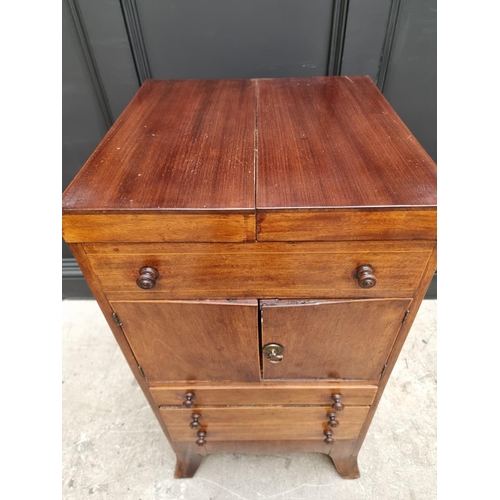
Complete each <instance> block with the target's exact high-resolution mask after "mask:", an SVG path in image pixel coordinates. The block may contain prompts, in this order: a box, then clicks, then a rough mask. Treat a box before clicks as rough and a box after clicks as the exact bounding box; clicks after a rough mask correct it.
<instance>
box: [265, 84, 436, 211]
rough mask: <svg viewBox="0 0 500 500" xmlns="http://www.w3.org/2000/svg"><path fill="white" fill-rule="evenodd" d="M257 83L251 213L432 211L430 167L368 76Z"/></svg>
mask: <svg viewBox="0 0 500 500" xmlns="http://www.w3.org/2000/svg"><path fill="white" fill-rule="evenodd" d="M257 83H258V105H257V116H258V176H257V203H256V205H257V209H261V208H287V207H294V208H299V207H308V208H318V207H369V206H392V207H394V206H434V205H436V166H435V163H434V162H433V161H432V159H431V158H430V157H429V155H428V154H427V153H426V152H425V150H424V149H423V148H422V146H420V144H419V143H418V142H417V140H416V139H415V137H414V136H413V135H412V133H411V132H410V131H409V130H408V128H407V127H406V126H405V125H404V124H403V122H402V121H401V119H400V118H399V117H398V116H397V114H396V113H395V111H394V110H393V109H392V107H391V106H390V105H389V103H388V102H387V101H386V100H385V98H384V96H383V95H382V94H381V93H380V91H379V90H378V89H377V87H376V85H375V84H374V83H373V81H372V80H371V79H370V78H369V77H367V76H353V77H317V78H281V79H268V80H266V79H263V80H257Z"/></svg>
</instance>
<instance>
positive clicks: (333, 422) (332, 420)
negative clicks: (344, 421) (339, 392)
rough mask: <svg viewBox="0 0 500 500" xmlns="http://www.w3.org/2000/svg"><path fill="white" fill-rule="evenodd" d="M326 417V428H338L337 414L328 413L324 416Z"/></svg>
mask: <svg viewBox="0 0 500 500" xmlns="http://www.w3.org/2000/svg"><path fill="white" fill-rule="evenodd" d="M326 417H327V418H328V427H332V428H335V427H338V426H339V421H338V420H337V414H336V413H333V412H330V413H327V414H326Z"/></svg>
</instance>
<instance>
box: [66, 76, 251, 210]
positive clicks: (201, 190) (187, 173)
mask: <svg viewBox="0 0 500 500" xmlns="http://www.w3.org/2000/svg"><path fill="white" fill-rule="evenodd" d="M254 132H255V84H254V82H252V81H251V80H184V81H182V80H148V81H146V82H145V83H144V84H143V85H142V87H141V88H140V89H139V91H138V93H137V94H136V95H135V97H134V98H133V99H132V101H131V103H130V104H129V105H128V106H127V108H126V109H125V111H124V112H123V113H122V115H121V116H120V117H119V118H118V120H117V121H116V122H115V124H114V125H113V126H112V127H111V129H110V130H109V132H108V133H107V134H106V136H105V137H104V139H103V140H102V142H101V144H100V145H99V146H98V147H97V149H96V151H95V152H94V153H93V154H92V156H91V157H90V158H89V160H88V161H87V162H86V164H85V166H84V167H83V169H82V170H81V171H80V173H79V174H78V175H77V177H76V178H75V180H74V181H73V182H72V183H71V184H70V186H69V187H68V189H67V190H66V192H65V193H64V197H63V211H64V213H66V214H68V213H72V214H74V213H96V212H99V213H102V212H106V213H113V212H120V213H123V212H131V213H140V212H144V211H147V212H148V213H149V212H160V211H169V212H171V211H186V210H187V211H189V210H193V211H196V212H198V211H205V212H207V211H214V210H215V211H217V212H220V211H221V210H224V211H225V210H236V211H242V210H243V211H247V210H250V211H251V212H252V213H254V212H255V162H254V140H255V134H254Z"/></svg>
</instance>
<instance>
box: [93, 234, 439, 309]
mask: <svg viewBox="0 0 500 500" xmlns="http://www.w3.org/2000/svg"><path fill="white" fill-rule="evenodd" d="M433 246H434V244H433V243H432V242H425V241H422V242H411V243H409V242H372V241H369V242H335V243H331V242H314V243H306V242H304V243H297V244H290V243H281V242H276V243H260V242H254V243H241V244H230V243H227V244H226V243H220V244H207V243H198V244H181V243H179V244H169V243H165V244H154V243H150V244H132V243H131V244H121V245H120V244H117V245H112V244H101V245H98V244H88V245H85V251H86V252H87V255H88V258H89V260H90V262H91V265H92V267H93V269H94V271H95V273H96V275H97V276H98V277H99V280H100V282H101V284H102V287H103V289H104V292H105V293H106V295H107V297H108V300H148V299H153V300H155V299H161V300H169V299H187V300H189V299H212V298H213V299H224V298H275V297H288V298H374V297H412V296H413V293H414V291H415V289H416V288H417V286H418V283H419V280H420V277H421V274H422V272H423V269H424V267H425V265H426V263H427V261H428V259H429V257H430V255H431V251H432V247H433ZM363 265H369V266H371V267H372V268H373V273H374V275H375V278H376V280H377V282H376V285H375V286H373V287H372V288H363V287H362V286H361V285H360V282H359V280H358V277H357V270H358V268H359V267H360V266H363ZM145 266H150V267H152V268H154V269H156V270H157V271H158V273H159V276H158V277H157V278H155V283H154V287H152V288H150V289H147V290H144V289H142V288H140V287H139V286H138V285H137V283H136V281H137V279H138V277H139V275H140V273H139V270H140V269H141V268H142V267H145Z"/></svg>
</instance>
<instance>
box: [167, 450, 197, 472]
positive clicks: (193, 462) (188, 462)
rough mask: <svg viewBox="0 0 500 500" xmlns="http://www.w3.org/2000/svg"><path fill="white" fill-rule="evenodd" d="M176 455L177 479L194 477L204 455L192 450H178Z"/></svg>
mask: <svg viewBox="0 0 500 500" xmlns="http://www.w3.org/2000/svg"><path fill="white" fill-rule="evenodd" d="M175 456H176V457H177V462H176V464H175V472H174V477H175V478H176V479H182V478H188V477H193V476H194V475H195V474H196V471H197V470H198V467H199V466H200V464H201V461H202V460H203V455H199V454H198V453H193V452H191V451H190V450H187V451H182V452H181V451H176V453H175Z"/></svg>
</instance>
